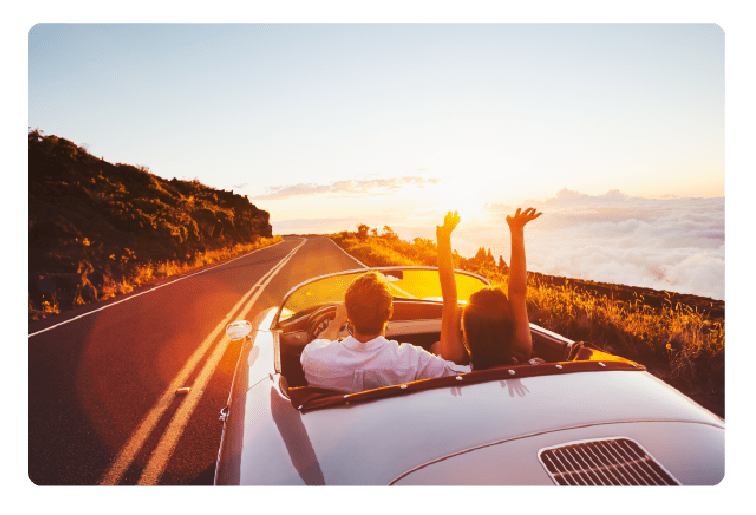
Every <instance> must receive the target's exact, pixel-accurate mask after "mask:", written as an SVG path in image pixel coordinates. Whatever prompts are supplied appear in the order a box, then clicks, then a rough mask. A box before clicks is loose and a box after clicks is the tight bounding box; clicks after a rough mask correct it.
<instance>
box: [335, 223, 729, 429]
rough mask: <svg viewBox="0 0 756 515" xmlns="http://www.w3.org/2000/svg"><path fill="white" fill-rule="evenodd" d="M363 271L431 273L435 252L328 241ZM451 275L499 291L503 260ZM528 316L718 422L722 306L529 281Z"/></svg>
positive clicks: (345, 236)
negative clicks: (629, 365)
mask: <svg viewBox="0 0 756 515" xmlns="http://www.w3.org/2000/svg"><path fill="white" fill-rule="evenodd" d="M327 236H328V237H329V238H331V239H332V240H333V241H334V242H336V243H337V244H338V245H339V246H340V247H341V248H343V249H344V250H345V251H346V252H348V253H349V254H351V255H352V256H354V257H355V258H357V259H359V260H360V261H361V262H363V263H364V264H365V265H367V266H392V265H405V266H436V244H435V242H434V241H433V240H426V239H421V238H416V239H415V240H414V241H412V242H408V241H403V240H400V239H399V238H398V237H397V235H396V234H395V233H394V231H393V230H391V228H390V227H384V228H383V232H382V234H380V235H379V234H378V230H377V229H371V228H370V227H368V226H365V225H364V224H360V225H359V226H358V227H357V231H356V232H349V231H342V232H340V233H336V234H330V235H327ZM453 258H454V262H455V263H454V264H455V267H456V268H458V269H461V270H466V271H469V272H474V273H477V274H479V275H481V276H483V277H485V278H487V279H488V280H489V281H490V282H491V284H492V285H494V286H500V287H502V288H503V289H504V290H505V291H506V284H507V277H508V271H509V270H508V267H507V264H506V262H505V261H504V259H503V257H502V256H499V257H498V259H496V258H495V257H494V256H492V255H491V251H490V249H489V250H488V251H486V250H485V249H483V248H481V249H479V250H478V252H477V254H476V255H475V256H474V257H473V258H470V259H466V258H463V257H462V256H460V255H459V254H457V252H456V251H455V252H454V254H453ZM528 276H529V277H528V316H529V318H530V321H531V322H532V323H534V324H537V325H540V326H542V327H544V328H546V329H548V330H550V331H554V332H556V333H559V334H562V335H564V336H566V337H568V338H570V339H573V340H577V341H583V342H586V343H588V344H590V345H593V346H595V347H598V348H599V349H602V350H606V351H609V352H611V353H613V354H616V355H619V356H622V357H625V358H628V359H631V360H634V361H636V362H638V363H641V364H643V365H645V366H646V368H647V369H648V370H649V371H650V372H651V373H652V374H654V375H655V376H657V377H659V378H660V379H662V380H664V381H666V382H667V383H669V384H671V385H672V386H674V387H676V388H677V389H679V390H681V391H682V392H684V393H685V394H686V395H688V396H689V397H691V398H693V399H695V400H696V401H697V402H698V403H700V404H701V405H703V406H704V407H706V408H708V409H709V410H711V411H713V412H714V413H716V414H717V415H719V416H721V417H724V377H725V376H724V332H725V323H724V302H723V301H717V300H713V299H705V298H702V297H697V296H695V295H680V294H676V293H670V292H663V291H657V290H651V289H649V288H638V287H631V286H625V285H615V284H607V283H599V282H593V281H582V280H576V279H566V278H562V277H554V276H548V275H544V274H538V273H528Z"/></svg>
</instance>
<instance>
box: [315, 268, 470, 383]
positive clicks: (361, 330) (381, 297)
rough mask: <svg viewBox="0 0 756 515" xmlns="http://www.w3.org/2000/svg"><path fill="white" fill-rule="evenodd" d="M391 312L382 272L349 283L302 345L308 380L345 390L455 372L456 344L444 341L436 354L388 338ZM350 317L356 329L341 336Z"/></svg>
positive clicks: (388, 290) (362, 276)
mask: <svg viewBox="0 0 756 515" xmlns="http://www.w3.org/2000/svg"><path fill="white" fill-rule="evenodd" d="M392 313H393V303H392V300H391V291H390V287H389V283H388V281H387V280H386V278H385V277H384V276H383V274H379V273H376V272H368V273H366V274H364V275H361V276H360V277H358V278H357V279H355V280H354V282H352V284H351V285H349V288H348V289H347V291H346V294H345V296H344V303H343V304H339V306H338V308H337V310H336V317H335V319H334V320H333V321H332V322H331V324H330V325H329V326H328V328H327V329H326V330H325V331H323V333H322V334H321V338H318V339H315V340H313V341H312V342H310V343H309V344H307V346H305V348H304V349H303V351H302V355H301V356H300V363H301V364H302V368H303V369H304V373H305V378H306V379H307V384H308V385H310V386H319V387H323V388H332V389H337V390H342V391H345V392H350V393H351V392H358V391H362V390H369V389H373V388H378V387H381V386H389V385H394V384H403V383H408V382H411V381H415V380H418V379H431V378H435V377H444V376H453V375H456V374H457V373H458V372H456V371H455V368H454V367H455V364H454V362H453V361H447V360H445V359H443V356H453V355H455V349H452V348H445V347H449V346H444V345H442V346H441V356H442V357H438V356H436V355H435V354H432V353H430V352H428V351H426V350H424V349H423V348H422V347H418V346H416V345H410V344H407V343H403V344H399V343H398V342H397V341H396V340H387V339H386V338H385V334H386V323H387V322H388V321H389V319H390V318H391V314H392ZM347 321H349V322H351V324H352V327H353V334H352V336H349V337H347V338H344V339H343V340H341V341H339V340H338V339H337V338H338V333H339V329H340V328H341V327H342V326H343V325H344V324H345V323H346V322H347Z"/></svg>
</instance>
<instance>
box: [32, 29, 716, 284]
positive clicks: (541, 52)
mask: <svg viewBox="0 0 756 515" xmlns="http://www.w3.org/2000/svg"><path fill="white" fill-rule="evenodd" d="M724 44H725V33H724V32H723V30H722V28H721V27H720V26H718V25H716V24H592V25H588V24H583V25H581V24H552V25H549V24H545V25H539V24H303V25H294V24H257V25H160V24H156V25H131V24H110V25H65V24H64V25H60V24H58V25H56V24H46V23H40V24H37V25H34V26H32V27H31V28H30V30H29V34H28V45H29V46H28V55H29V62H28V65H29V68H28V74H29V75H28V79H29V86H28V94H29V97H28V100H29V102H28V126H30V127H32V128H39V129H41V130H43V131H44V133H45V134H55V135H57V136H61V137H65V138H67V139H69V140H72V141H74V142H76V143H77V144H79V145H84V146H86V147H87V148H88V149H89V151H90V152H91V153H92V154H94V155H96V156H101V157H102V158H103V159H105V160H106V161H110V162H124V163H129V164H141V165H145V166H148V167H149V168H150V171H151V172H152V173H154V174H157V175H159V176H161V177H164V178H166V179H171V178H173V177H176V178H179V179H187V180H189V179H195V178H196V179H198V180H199V181H201V182H203V183H204V184H207V185H209V186H211V187H215V188H222V189H227V190H233V191H234V192H236V193H240V194H243V195H247V196H248V197H249V199H250V200H251V201H252V202H253V203H254V204H255V205H257V206H258V207H261V208H262V209H265V210H267V211H269V212H270V213H271V221H272V225H273V230H274V233H279V234H286V233H310V232H312V233H323V232H336V231H340V230H354V229H355V227H356V225H357V224H359V223H366V224H367V225H369V226H371V227H378V228H379V229H382V227H383V226H384V225H388V226H391V227H392V228H393V229H394V230H396V232H397V233H398V234H399V236H400V237H402V238H405V239H412V238H415V237H418V236H420V237H426V238H432V237H433V228H434V227H435V225H436V224H438V223H440V222H441V218H442V217H443V213H444V212H445V211H446V210H458V211H459V213H460V216H461V217H462V224H460V227H459V229H458V230H457V231H456V232H455V237H457V241H454V239H453V242H452V243H453V245H454V246H455V248H457V249H458V250H459V251H460V252H461V253H462V254H464V255H472V254H473V253H474V252H475V250H476V249H477V247H478V246H493V249H492V251H493V252H494V254H496V255H497V256H498V255H499V254H503V255H504V256H505V259H507V258H508V252H509V250H508V242H507V241H506V234H505V230H504V229H505V227H506V225H505V223H504V221H503V220H504V218H503V217H504V216H506V213H507V212H509V211H511V210H514V208H515V207H516V206H521V205H524V204H526V203H527V204H528V205H531V204H532V205H536V206H537V207H539V208H540V207H541V206H543V207H544V210H545V211H546V213H547V215H548V214H551V215H552V216H551V218H550V219H549V218H548V217H547V216H544V217H543V218H542V219H541V220H539V221H538V222H537V223H539V224H540V227H535V225H536V224H535V223H534V224H533V225H534V229H533V236H532V245H533V246H534V248H537V249H540V250H538V251H537V252H536V253H531V254H530V255H529V264H532V266H533V267H534V268H533V269H534V270H538V271H543V272H546V273H557V271H558V270H561V272H560V273H563V274H570V273H571V274H573V276H575V277H578V276H582V275H587V276H586V277H584V278H591V279H596V280H606V281H615V282H627V283H636V284H638V285H643V286H652V287H658V288H661V287H663V286H666V287H670V285H673V286H674V284H673V281H674V280H675V279H674V277H675V273H677V274H679V275H680V277H681V278H680V279H679V280H676V281H677V284H678V286H679V287H680V288H682V289H684V288H688V289H691V288H693V289H696V288H697V289H696V292H700V294H705V295H710V296H716V297H717V298H724V186H725V155H724V148H725V137H724V121H725V117H724V100H725V95H724V93H725V82H724V79H725V73H724ZM690 198H698V202H703V204H704V207H703V208H702V207H701V206H699V205H697V204H695V202H696V201H695V200H693V201H690V200H686V199H690ZM712 198H714V199H719V200H713V201H712V200H711V199H712ZM707 199H709V200H707ZM576 202H577V203H576ZM585 202H589V205H587V207H586V205H584V204H585ZM597 202H598V203H599V204H600V205H597ZM618 202H619V203H620V204H617V203H618ZM555 203H556V204H555ZM641 203H642V204H643V207H642V208H641V207H640V204H641ZM693 204H695V205H693ZM556 205H558V206H559V210H556V209H554V207H555V206H556ZM549 207H551V208H552V211H551V212H549V211H548V208H549ZM586 209H587V210H588V211H585V210H586ZM691 209H693V213H697V216H698V218H697V221H691V220H690V219H689V216H690V215H691V214H692V213H691V211H690V210H691ZM580 210H583V214H586V213H587V214H589V215H590V217H589V218H590V220H589V219H586V218H585V217H583V218H580V219H577V218H575V215H576V213H580V212H581V211H580ZM607 210H609V211H607ZM654 210H663V211H664V212H665V213H666V215H665V216H667V218H665V219H664V221H663V224H664V227H665V228H666V229H667V230H668V232H667V233H663V231H662V232H659V230H658V229H659V223H662V222H659V220H658V219H657V217H656V215H655V214H650V213H652V212H655V211H654ZM658 212H659V213H661V211H658ZM607 213H610V214H611V216H612V217H614V218H607V217H606V215H607ZM670 216H671V217H672V218H669V217H670ZM686 217H687V218H686ZM576 220H577V222H576ZM594 223H598V224H602V223H603V224H606V223H609V224H610V226H609V227H608V231H604V233H607V232H608V233H609V236H607V237H606V241H603V242H601V243H597V242H596V241H594V242H593V243H594V247H596V248H601V249H602V252H601V256H599V257H597V259H598V260H609V261H612V260H614V261H612V262H613V263H614V265H616V266H614V268H613V269H612V270H607V272H606V274H605V275H602V276H600V277H590V275H591V274H592V273H593V272H594V271H595V270H596V267H595V266H593V265H589V264H587V263H586V262H585V261H581V260H577V259H576V258H575V257H574V256H573V258H572V260H573V261H574V263H575V264H574V266H573V267H572V268H570V267H567V269H565V267H564V263H566V262H567V260H568V257H567V256H564V259H562V258H560V259H557V260H556V261H558V263H553V261H554V259H553V257H554V255H555V253H556V252H560V251H562V250H568V249H566V247H565V246H564V245H560V246H559V247H560V248H554V245H555V244H556V243H558V242H561V241H564V243H565V244H566V246H567V247H568V246H569V245H572V246H573V248H572V250H573V253H577V252H580V251H581V249H582V248H584V247H585V245H590V243H591V242H585V241H582V238H584V237H587V236H588V235H591V234H594V235H595V234H597V233H596V231H595V228H596V226H594V225H592V224H594ZM623 223H624V224H625V225H620V224H623ZM627 224H630V225H627ZM628 228H630V229H632V230H629V229H628ZM644 229H648V230H649V231H651V232H653V233H654V234H655V235H656V237H655V238H654V239H652V240H653V241H652V242H649V240H648V239H647V237H646V233H645V232H644ZM539 230H540V231H541V232H540V233H539V232H538V231H539ZM544 231H545V232H544ZM549 231H550V232H549ZM567 231H569V232H567ZM628 231H629V232H628ZM573 232H574V233H575V234H576V238H577V239H576V238H569V237H568V235H569V234H571V233H573ZM602 234H603V233H602ZM612 234H613V235H615V236H616V238H615V237H610V236H612ZM680 234H683V235H684V238H685V240H686V241H685V243H684V245H683V243H680V245H683V246H682V247H680V246H677V244H674V245H672V244H671V243H670V241H677V240H675V238H677V237H678V236H679V235H680ZM578 240H579V241H580V243H579V244H578V243H576V241H578ZM547 242H548V243H547ZM539 245H540V246H539ZM670 245H671V246H670ZM562 247H564V248H562ZM610 247H611V248H616V249H625V250H627V249H628V248H631V249H632V248H634V249H635V252H634V253H633V255H632V256H625V258H622V259H620V258H618V257H617V256H615V255H612V256H608V255H606V250H607V249H608V248H610ZM635 247H637V248H635ZM660 249H662V250H661V251H660ZM664 249H666V250H664ZM669 249H676V250H675V251H674V252H673V251H671V250H669ZM649 252H652V253H658V252H662V253H663V256H658V257H656V258H652V257H650V256H649ZM670 256H675V257H674V259H675V261H674V262H666V260H663V259H662V257H664V258H669V257H670ZM618 259H619V261H617V260H618ZM625 259H630V261H631V262H638V263H640V264H638V265H637V266H639V267H640V270H639V271H638V273H639V274H641V275H643V276H645V278H643V277H635V276H637V274H630V275H634V277H635V278H633V277H630V278H627V277H626V276H627V275H628V273H627V272H628V270H630V269H631V268H632V267H629V265H628V262H627V261H625ZM649 259H651V260H652V261H653V263H651V264H649V263H645V264H644V263H641V262H643V261H644V260H645V261H648V260H649ZM691 260H692V261H691ZM550 262H551V263H552V264H549V263H550ZM682 263H689V264H691V263H692V264H691V266H692V268H690V269H683V270H681V269H680V266H681V264H682ZM606 264H607V266H609V265H611V263H609V262H607V263H606ZM702 267H703V268H702ZM675 270H677V271H676V272H675ZM691 275H693V276H696V277H698V276H701V275H705V276H706V283H707V285H708V286H706V287H705V288H704V287H702V286H700V285H699V286H685V287H684V288H683V286H681V285H682V283H689V282H691V281H692V279H691V278H690V276H691ZM683 277H685V278H686V279H682V278H683ZM711 277H713V278H714V279H711ZM711 283H718V284H719V286H712V284H711ZM690 292H693V291H690Z"/></svg>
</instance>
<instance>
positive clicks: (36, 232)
mask: <svg viewBox="0 0 756 515" xmlns="http://www.w3.org/2000/svg"><path fill="white" fill-rule="evenodd" d="M28 152H29V168H28V172H29V176H28V179H29V189H28V203H29V207H28V248H29V292H28V293H29V308H30V310H32V309H34V310H38V309H42V302H44V300H46V299H47V300H49V299H50V297H51V296H52V295H55V296H56V302H58V303H59V304H60V306H61V307H63V308H65V307H67V306H68V305H71V304H72V303H75V302H76V299H77V298H81V299H83V300H84V301H86V302H89V301H92V300H97V298H98V296H101V295H102V288H103V285H105V284H109V283H113V282H122V281H123V280H125V279H127V278H128V276H129V274H131V273H133V271H134V269H135V268H136V267H138V266H144V265H148V264H156V263H164V262H167V261H191V260H192V259H194V257H195V256H196V255H197V254H199V253H204V252H206V251H208V250H211V249H217V248H223V247H230V246H233V245H236V244H248V243H252V242H254V241H256V240H259V239H260V238H270V237H271V236H272V228H271V225H270V222H269V214H268V213H267V212H266V211H263V210H261V209H258V208H257V207H255V206H254V205H252V204H251V203H250V202H249V201H248V200H247V198H246V197H244V196H241V195H238V194H234V193H233V192H232V191H225V190H217V189H213V188H209V187H207V186H205V185H203V184H201V183H199V182H198V181H181V180H176V179H173V180H170V181H167V180H164V179H162V178H160V177H157V176H155V175H152V174H150V173H149V170H148V169H147V168H146V167H143V166H131V165H127V164H123V163H109V162H106V161H103V160H101V159H100V158H98V157H95V156H93V155H91V154H89V153H88V152H87V151H86V150H85V149H83V148H82V147H79V146H77V145H76V144H75V143H73V142H71V141H68V140H66V139H64V138H59V137H56V136H44V135H43V134H41V132H40V131H37V130H34V131H31V132H29V134H28Z"/></svg>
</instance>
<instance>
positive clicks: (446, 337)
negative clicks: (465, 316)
mask: <svg viewBox="0 0 756 515" xmlns="http://www.w3.org/2000/svg"><path fill="white" fill-rule="evenodd" d="M458 223H459V216H457V213H456V211H455V212H454V214H453V215H452V214H451V213H449V214H447V215H446V216H445V217H444V225H443V226H441V227H438V226H436V241H437V250H438V257H437V259H438V262H437V263H438V275H439V278H440V280H441V295H442V296H443V299H444V307H443V312H442V315H441V357H442V358H444V359H446V360H449V361H453V362H455V363H458V364H464V363H463V362H464V361H465V350H464V348H463V346H462V341H461V340H460V337H459V331H460V327H459V311H458V308H457V283H456V280H455V278H454V260H453V259H452V253H451V233H452V231H453V230H454V228H455V227H456V226H457V224H458Z"/></svg>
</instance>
